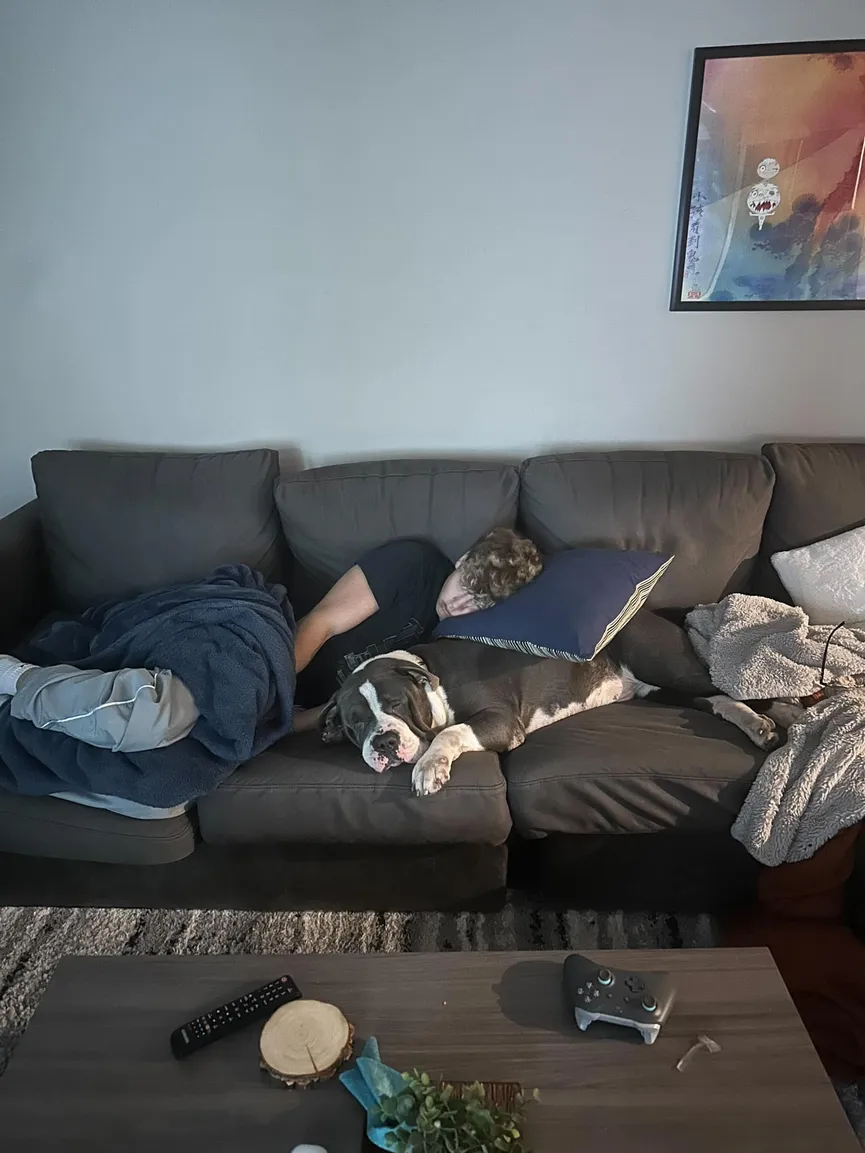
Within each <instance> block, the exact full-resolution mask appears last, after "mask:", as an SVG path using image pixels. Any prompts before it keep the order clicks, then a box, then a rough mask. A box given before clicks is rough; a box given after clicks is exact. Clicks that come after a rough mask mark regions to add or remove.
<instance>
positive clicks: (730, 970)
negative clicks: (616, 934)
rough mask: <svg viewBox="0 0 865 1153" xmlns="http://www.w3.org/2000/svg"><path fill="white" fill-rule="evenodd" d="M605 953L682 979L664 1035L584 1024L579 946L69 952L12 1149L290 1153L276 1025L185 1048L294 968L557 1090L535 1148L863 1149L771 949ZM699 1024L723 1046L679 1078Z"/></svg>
mask: <svg viewBox="0 0 865 1153" xmlns="http://www.w3.org/2000/svg"><path fill="white" fill-rule="evenodd" d="M589 955H590V956H592V957H594V958H595V959H596V960H599V961H601V960H603V962H604V963H606V964H608V965H612V966H619V967H630V968H633V969H652V968H657V969H667V970H670V971H672V972H674V973H675V974H676V980H677V982H678V998H677V1002H676V1006H675V1008H674V1010H673V1013H672V1015H671V1017H670V1019H669V1021H668V1022H667V1024H666V1025H665V1026H664V1028H663V1030H662V1031H661V1035H660V1037H659V1039H658V1041H657V1042H656V1043H655V1044H654V1045H651V1046H650V1045H644V1044H643V1043H642V1042H641V1041H640V1040H639V1037H638V1036H637V1034H636V1033H634V1032H632V1031H631V1030H629V1029H617V1028H616V1027H615V1026H605V1025H599V1024H596V1025H594V1026H591V1027H590V1029H589V1031H588V1032H586V1033H580V1032H579V1031H578V1030H577V1028H576V1026H575V1025H574V1024H573V1021H572V1018H571V1017H570V1015H569V1013H568V1011H567V1009H566V1007H565V1005H564V1003H563V1000H562V995H561V962H562V960H563V958H564V956H565V954H563V953H427V954H401V955H340V956H335V955H326V956H312V955H306V956H291V957H273V956H271V957H263V956H256V957H241V956H222V957H108V958H90V957H73V958H67V959H66V960H64V961H62V962H61V963H60V965H59V966H58V969H57V972H56V974H55V976H54V977H53V979H52V980H51V983H50V985H49V987H48V989H47V991H46V993H45V996H44V998H43V1000H42V1003H41V1004H40V1006H39V1008H38V1010H37V1012H36V1014H35V1016H34V1019H33V1021H32V1023H31V1025H30V1027H29V1028H28V1030H27V1033H26V1035H25V1036H24V1038H23V1039H22V1041H21V1044H20V1046H19V1047H18V1049H17V1050H16V1052H15V1053H14V1054H13V1056H12V1060H11V1062H10V1065H9V1068H8V1071H7V1072H6V1074H5V1076H4V1077H3V1078H2V1079H0V1147H2V1150H3V1153H22V1151H23V1150H28V1151H31V1150H39V1151H40V1153H48V1151H53V1150H60V1149H63V1150H73V1149H74V1150H78V1149H81V1150H84V1149H87V1150H88V1151H90V1153H94V1151H98V1150H112V1151H113V1150H115V1149H116V1150H124V1151H128V1150H145V1149H147V1150H156V1151H157V1153H174V1151H175V1150H178V1151H179V1150H184V1151H191V1150H192V1151H194V1150H199V1149H200V1150H208V1153H211V1151H223V1150H225V1151H228V1150H232V1151H234V1153H264V1151H268V1153H270V1151H271V1150H272V1151H273V1153H277V1151H278V1153H290V1150H291V1148H292V1145H293V1143H294V1141H295V1140H296V1139H297V1135H296V1132H294V1133H293V1132H292V1116H293V1113H292V1103H293V1101H294V1100H296V1091H292V1090H286V1089H284V1088H282V1087H281V1086H280V1085H278V1084H277V1083H276V1082H275V1081H271V1080H269V1079H268V1077H267V1076H266V1074H264V1073H262V1072H261V1071H260V1070H259V1068H258V1060H257V1044H258V1033H259V1030H258V1028H257V1027H256V1026H252V1027H251V1028H249V1029H247V1030H246V1031H245V1032H243V1033H239V1034H235V1035H234V1036H232V1037H229V1038H226V1039H224V1040H222V1041H220V1042H218V1043H217V1044H215V1045H213V1046H211V1047H210V1048H208V1049H206V1050H203V1051H201V1052H199V1053H198V1054H196V1055H194V1056H192V1057H190V1058H188V1059H187V1060H186V1061H184V1062H176V1061H174V1059H173V1058H172V1057H171V1056H170V1054H169V1049H168V1037H169V1034H170V1032H171V1030H172V1029H173V1028H174V1027H175V1026H177V1025H178V1024H181V1023H182V1022H183V1021H185V1020H188V1019H189V1018H190V1017H193V1016H195V1014H196V1013H199V1012H203V1011H205V1010H207V1009H209V1008H212V1007H214V1006H215V1005H217V1004H220V1003H222V1002H224V1001H227V1000H229V999H231V998H232V997H235V996H237V995H239V994H240V993H242V992H245V991H246V990H248V989H249V988H251V987H254V986H256V985H259V984H262V983H264V982H265V981H267V980H269V979H271V978H273V977H275V976H278V975H279V974H280V973H283V972H289V973H291V974H292V975H293V976H294V977H295V979H296V980H297V982H298V984H299V985H300V987H301V989H302V990H303V991H304V993H305V994H306V995H307V996H310V997H316V998H319V999H321V1000H326V1001H333V1002H335V1003H336V1004H338V1005H339V1006H340V1007H341V1008H342V1009H343V1011H344V1012H345V1014H346V1016H347V1017H348V1018H349V1019H350V1020H351V1021H352V1022H353V1023H354V1025H355V1026H356V1028H357V1032H358V1037H359V1038H361V1039H362V1038H366V1037H368V1036H370V1035H372V1034H375V1035H376V1036H377V1037H378V1039H379V1042H380V1045H381V1051H382V1056H383V1058H384V1059H385V1060H386V1061H388V1062H389V1063H391V1064H393V1065H395V1066H397V1067H399V1068H409V1067H412V1066H415V1065H416V1066H418V1067H420V1068H422V1069H423V1068H425V1069H428V1070H429V1071H430V1072H431V1073H434V1074H442V1075H444V1076H445V1077H447V1078H452V1079H455V1080H474V1079H475V1078H478V1079H482V1080H490V1081H519V1082H521V1083H522V1084H523V1085H524V1086H525V1087H526V1088H527V1089H532V1088H534V1087H538V1088H539V1089H540V1091H541V1094H542V1101H541V1103H540V1104H539V1105H537V1106H534V1108H533V1111H532V1113H531V1115H530V1124H529V1126H528V1128H527V1132H528V1134H529V1136H530V1139H531V1144H532V1147H533V1149H534V1151H535V1153H583V1151H585V1153H630V1151H631V1150H633V1151H634V1153H636V1151H637V1150H639V1151H640V1153H695V1151H699V1153H716V1151H721V1150H723V1151H725V1153H757V1151H759V1153H766V1151H767V1150H772V1151H773V1153H774V1151H778V1153H781V1151H783V1153H798V1151H801V1153H815V1151H818V1153H856V1151H858V1150H859V1148H860V1147H859V1143H858V1141H857V1140H856V1138H855V1136H854V1134H853V1132H852V1130H851V1128H850V1126H849V1125H848V1122H847V1119H846V1117H845V1116H844V1113H843V1111H842V1109H841V1106H840V1105H839V1103H838V1100H837V1098H836V1096H835V1094H834V1092H833V1090H832V1087H831V1085H830V1083H829V1081H828V1079H827V1077H826V1074H825V1073H824V1071H823V1068H822V1066H821V1064H820V1062H819V1060H818V1058H817V1055H816V1053H815V1052H814V1049H813V1047H812V1045H811V1042H810V1041H809V1039H808V1036H807V1034H806V1032H805V1029H804V1027H803V1025H802V1022H801V1021H800V1019H799V1017H798V1015H797V1013H796V1010H795V1008H794V1006H793V1003H792V1001H791V1000H790V997H789V994H788V993H787V990H786V988H785V986H784V984H783V982H782V980H781V978H780V976H779V974H778V971H777V969H776V968H775V965H774V963H773V962H772V959H771V956H770V954H769V953H768V952H767V951H766V950H762V949H706V950H681V951H679V950H675V951H665V952H657V951H654V950H653V951H642V950H641V951H632V952H606V953H598V952H592V953H590V954H589ZM699 1033H708V1034H709V1035H710V1036H711V1037H712V1038H714V1039H715V1040H716V1041H717V1042H718V1043H719V1044H720V1045H721V1046H722V1049H721V1052H720V1053H718V1054H716V1055H709V1054H707V1053H705V1052H703V1053H700V1054H698V1055H697V1056H696V1057H695V1058H694V1060H693V1061H692V1062H691V1064H690V1065H689V1066H688V1068H687V1069H686V1070H685V1071H684V1072H681V1073H680V1072H676V1070H675V1065H676V1062H677V1061H678V1060H679V1058H680V1057H681V1056H682V1055H683V1054H684V1052H685V1051H686V1050H687V1049H688V1047H689V1046H690V1044H691V1042H692V1041H693V1040H694V1039H695V1037H696V1036H697V1034H699ZM307 1092H308V1093H310V1094H316V1093H319V1092H329V1093H336V1094H338V1095H339V1099H340V1100H342V1098H343V1096H347V1094H345V1091H344V1090H343V1089H342V1088H341V1087H340V1086H339V1085H338V1084H336V1083H331V1084H330V1086H329V1087H328V1088H327V1089H326V1090H322V1089H319V1088H315V1089H311V1090H308V1091H307ZM329 1100H330V1101H335V1100H336V1098H335V1097H330V1098H329ZM307 1139H309V1138H308V1137H307ZM351 1144H353V1142H351ZM356 1148H357V1149H358V1151H359V1149H360V1145H359V1144H358V1146H357V1147H356ZM329 1153H354V1149H343V1148H340V1149H337V1148H331V1149H330V1150H329Z"/></svg>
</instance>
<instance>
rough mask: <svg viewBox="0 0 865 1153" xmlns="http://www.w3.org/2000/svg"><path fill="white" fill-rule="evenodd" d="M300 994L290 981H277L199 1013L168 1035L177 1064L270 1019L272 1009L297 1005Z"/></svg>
mask: <svg viewBox="0 0 865 1153" xmlns="http://www.w3.org/2000/svg"><path fill="white" fill-rule="evenodd" d="M302 996H303V994H302V993H301V991H300V989H298V987H297V985H295V983H294V981H292V979H291V977H288V976H283V977H277V978H276V980H275V981H270V982H269V983H268V984H267V985H262V986H261V988H260V989H253V990H252V992H251V993H244V995H243V996H242V997H238V998H237V1000H236V1001H229V1002H228V1004H226V1005H220V1007H219V1008H218V1009H211V1011H210V1012H209V1013H202V1015H201V1016H200V1017H195V1018H194V1019H193V1020H192V1021H187V1022H186V1024H185V1025H181V1026H180V1028H179V1029H175V1030H174V1032H173V1033H172V1034H171V1052H172V1053H173V1054H174V1056H175V1057H177V1058H178V1060H179V1059H180V1058H181V1057H188V1056H189V1054H190V1053H194V1052H196V1050H198V1049H203V1048H204V1046H205V1045H211V1044H212V1043H213V1042H214V1041H218V1040H219V1038H220V1037H226V1036H228V1034H229V1033H236V1032H237V1030H238V1029H242V1028H243V1027H244V1025H248V1024H249V1023H250V1021H258V1020H259V1019H260V1018H261V1017H269V1016H270V1014H271V1013H272V1012H273V1011H274V1009H278V1008H279V1006H280V1005H285V1004H287V1003H288V1002H289V1001H297V1000H298V999H299V998H300V997H302Z"/></svg>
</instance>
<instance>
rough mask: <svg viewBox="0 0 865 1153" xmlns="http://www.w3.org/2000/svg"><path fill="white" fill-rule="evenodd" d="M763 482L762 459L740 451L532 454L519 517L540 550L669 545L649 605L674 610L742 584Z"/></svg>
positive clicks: (762, 511)
mask: <svg viewBox="0 0 865 1153" xmlns="http://www.w3.org/2000/svg"><path fill="white" fill-rule="evenodd" d="M772 481H773V477H772V470H771V468H770V467H769V464H768V463H767V461H765V460H764V459H763V458H762V457H759V456H746V455H744V454H732V453H714V452H612V453H600V452H577V453H569V454H567V455H557V456H543V457H535V458H534V459H532V460H528V461H526V462H525V464H524V465H523V468H522V484H521V489H520V520H521V522H522V526H523V528H524V529H525V531H526V532H527V533H528V534H529V536H531V537H532V538H533V539H534V540H535V541H536V542H537V543H538V545H539V546H540V547H541V548H542V549H544V550H545V551H554V550H557V549H561V548H573V547H576V546H578V545H583V546H592V547H600V548H625V549H646V550H648V551H650V552H660V553H675V559H674V561H673V563H672V564H671V565H670V567H669V569H668V570H667V572H666V573H665V575H664V579H663V580H661V581H659V582H658V584H657V586H656V587H655V589H654V591H653V592H652V594H651V596H650V598H649V602H648V603H649V605H650V606H651V607H654V608H676V609H683V608H689V607H691V606H692V605H695V604H701V603H708V602H713V601H717V600H719V599H720V598H721V597H722V596H725V595H726V594H727V593H731V592H742V591H744V590H746V589H747V586H748V581H749V578H750V575H751V570H752V568H753V565H754V559H755V557H756V556H757V552H758V550H759V547H760V537H761V533H762V529H763V520H764V518H765V515H766V510H767V508H768V506H769V499H770V497H771V493H772Z"/></svg>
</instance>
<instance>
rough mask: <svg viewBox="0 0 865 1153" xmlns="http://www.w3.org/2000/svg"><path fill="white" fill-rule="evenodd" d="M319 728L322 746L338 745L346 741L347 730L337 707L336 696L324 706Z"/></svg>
mask: <svg viewBox="0 0 865 1153" xmlns="http://www.w3.org/2000/svg"><path fill="white" fill-rule="evenodd" d="M318 728H319V735H320V736H321V740H322V744H325V745H338V744H339V742H340V741H344V740H345V729H344V728H343V727H342V717H340V715H339V709H338V708H337V707H336V696H332V697H331V698H330V700H329V701H328V702H327V704H326V705H325V706H324V712H323V713H322V714H321V717H320V719H319V722H318Z"/></svg>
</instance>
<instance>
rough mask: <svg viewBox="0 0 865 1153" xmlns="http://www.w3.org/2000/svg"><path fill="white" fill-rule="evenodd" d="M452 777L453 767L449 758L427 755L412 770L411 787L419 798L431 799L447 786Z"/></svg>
mask: <svg viewBox="0 0 865 1153" xmlns="http://www.w3.org/2000/svg"><path fill="white" fill-rule="evenodd" d="M450 775H451V765H450V761H449V760H448V759H447V757H443V756H436V755H433V756H429V754H426V755H424V756H422V757H421V759H420V760H419V761H418V763H417V764H416V765H415V767H414V769H412V774H411V786H412V788H413V789H414V791H415V793H416V794H417V795H418V796H419V797H431V796H432V795H433V793H437V792H438V791H439V789H440V788H441V787H442V785H446V784H447V782H448V781H449V780H450Z"/></svg>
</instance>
